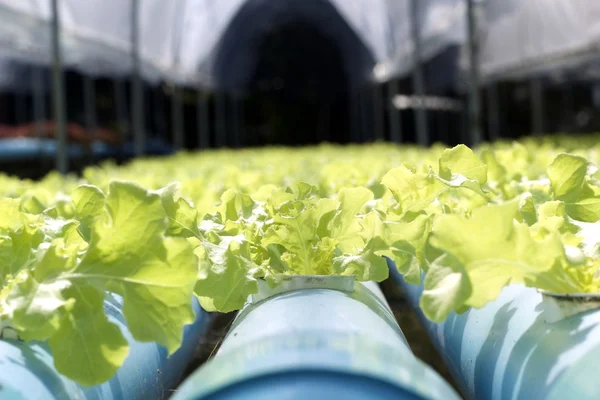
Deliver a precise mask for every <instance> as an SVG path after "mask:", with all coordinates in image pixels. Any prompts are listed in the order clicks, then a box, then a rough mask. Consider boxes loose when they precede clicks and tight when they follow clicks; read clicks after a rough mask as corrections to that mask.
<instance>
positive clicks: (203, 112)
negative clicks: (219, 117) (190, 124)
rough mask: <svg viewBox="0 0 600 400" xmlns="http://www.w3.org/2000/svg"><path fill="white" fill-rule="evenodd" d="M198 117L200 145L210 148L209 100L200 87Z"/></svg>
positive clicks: (203, 147) (197, 98)
mask: <svg viewBox="0 0 600 400" xmlns="http://www.w3.org/2000/svg"><path fill="white" fill-rule="evenodd" d="M196 117H197V119H198V147H199V148H200V149H208V148H209V147H210V131H209V129H210V124H209V121H208V117H209V113H208V100H207V99H206V96H205V95H204V93H203V92H202V91H201V90H200V89H198V91H197V92H196Z"/></svg>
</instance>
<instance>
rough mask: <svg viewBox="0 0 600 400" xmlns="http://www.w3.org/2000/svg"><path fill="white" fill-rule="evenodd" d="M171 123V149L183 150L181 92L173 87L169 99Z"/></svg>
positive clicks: (175, 86)
mask: <svg viewBox="0 0 600 400" xmlns="http://www.w3.org/2000/svg"><path fill="white" fill-rule="evenodd" d="M171 121H172V124H173V126H172V129H173V147H175V150H176V151H178V150H181V149H183V147H184V145H185V143H184V141H185V138H184V136H183V109H182V107H181V90H180V89H179V88H178V87H177V85H173V94H172V97H171Z"/></svg>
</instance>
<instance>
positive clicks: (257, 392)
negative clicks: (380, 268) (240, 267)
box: [173, 276, 458, 400]
mask: <svg viewBox="0 0 600 400" xmlns="http://www.w3.org/2000/svg"><path fill="white" fill-rule="evenodd" d="M457 398H458V397H457V395H456V393H455V392H454V391H453V389H452V388H451V387H450V386H449V385H448V384H447V383H446V382H445V381H444V380H443V379H442V378H441V377H440V376H439V375H438V374H437V373H436V372H434V371H433V370H432V369H431V368H429V367H428V366H426V365H425V364H424V363H422V362H421V361H419V360H418V359H417V358H416V357H415V356H414V355H413V353H412V352H411V350H410V349H409V347H408V344H407V343H406V340H405V338H404V335H403V334H402V331H401V330H400V328H399V326H398V325H397V323H396V320H395V318H394V316H393V314H392V312H391V310H390V309H389V306H388V305H387V303H386V301H385V299H384V297H383V295H382V294H381V292H380V291H379V288H378V286H377V285H376V284H373V283H366V284H363V283H355V282H354V278H352V277H329V276H327V277H322V276H317V277H308V276H299V277H290V278H289V280H287V281H285V282H283V283H282V284H281V285H280V286H277V287H276V288H275V289H270V288H269V287H268V285H267V284H266V283H264V282H261V285H260V289H259V293H258V295H255V296H251V298H250V299H249V301H248V304H247V305H246V307H245V308H244V309H243V310H242V311H240V313H239V314H238V316H237V318H236V319H235V321H234V323H233V325H232V327H231V329H230V330H229V332H228V334H227V336H226V338H225V339H224V341H223V344H222V346H221V348H220V349H219V351H218V353H217V355H216V356H215V357H214V358H213V359H212V360H211V361H209V362H208V363H207V364H205V365H204V366H203V367H201V368H200V369H199V370H198V371H196V372H195V373H194V374H193V375H192V376H191V377H190V378H188V379H187V380H186V381H185V382H184V383H183V385H182V386H181V387H179V388H178V389H177V392H176V393H175V395H174V397H173V399H174V400H183V399H186V400H187V399H202V400H205V399H224V400H225V399H226V400H229V399H261V400H271V399H272V400H275V399H277V400H279V399H310V400H317V399H344V400H354V399H375V400H379V399H396V400H398V399H444V400H452V399H457Z"/></svg>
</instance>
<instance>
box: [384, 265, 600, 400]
mask: <svg viewBox="0 0 600 400" xmlns="http://www.w3.org/2000/svg"><path fill="white" fill-rule="evenodd" d="M390 267H391V274H390V276H391V277H392V279H394V280H395V281H396V282H397V284H398V285H399V286H401V288H402V290H403V291H404V293H405V295H406V296H407V298H408V300H409V301H410V303H411V304H412V306H413V307H414V308H415V309H416V311H417V313H418V314H419V316H420V318H421V321H422V322H423V325H424V326H425V328H426V330H427V332H428V334H429V336H430V338H431V339H432V341H433V342H434V344H435V345H436V347H437V348H438V350H439V352H440V353H441V356H442V357H443V358H444V361H445V362H446V364H447V365H448V367H449V369H450V372H451V373H452V375H453V377H454V378H455V380H456V382H457V384H458V385H459V386H460V389H461V391H462V392H463V394H464V395H465V397H466V398H468V399H477V400H487V399H491V400H503V399H511V400H517V399H523V400H525V399H527V400H534V399H548V400H551V399H555V400H569V399H574V400H586V399H600V381H599V380H598V367H597V365H598V360H600V310H594V311H588V312H585V313H582V314H578V315H575V316H572V317H570V318H567V319H564V320H562V321H559V322H555V323H547V322H546V321H545V317H544V313H543V309H542V296H541V295H540V294H539V293H538V292H537V291H536V290H535V289H532V288H526V287H523V286H521V285H511V286H509V287H506V288H505V289H504V290H503V291H502V293H501V294H500V296H499V297H498V299H496V300H495V301H493V302H491V303H488V304H487V305H486V306H485V307H483V308H481V309H471V310H469V311H467V312H466V313H464V314H461V315H457V314H454V313H453V314H450V316H449V317H448V318H447V319H446V321H445V322H444V323H441V324H435V323H432V322H430V321H428V320H427V319H426V318H425V316H424V315H423V314H422V312H421V311H420V309H419V307H418V305H419V298H420V296H421V293H422V291H423V287H422V286H415V285H411V284H408V283H406V282H405V281H404V280H403V279H402V277H401V276H400V274H399V273H398V272H397V271H396V268H395V267H393V265H390Z"/></svg>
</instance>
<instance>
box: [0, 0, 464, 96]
mask: <svg viewBox="0 0 600 400" xmlns="http://www.w3.org/2000/svg"><path fill="white" fill-rule="evenodd" d="M50 1H51V0H0V38H2V39H0V58H2V59H16V60H19V61H22V62H27V63H33V64H44V65H48V64H49V63H50V60H51V51H50V22H51V21H50V20H51V7H50V4H51V3H50ZM138 3H139V25H140V26H139V37H140V38H141V41H140V56H141V65H142V75H143V77H144V78H145V79H147V80H156V79H168V80H174V81H177V82H179V83H185V84H194V85H196V84H202V85H205V86H211V85H214V84H215V75H216V74H217V72H218V71H217V68H218V67H219V66H220V65H219V63H218V62H216V57H217V56H218V54H219V53H220V52H222V51H223V48H222V46H223V45H227V43H229V42H227V41H224V40H223V37H224V35H226V33H227V32H228V31H229V32H233V31H235V30H236V27H235V26H232V23H235V22H239V21H240V19H239V17H240V15H239V14H240V12H241V11H243V10H245V11H246V12H247V14H246V18H247V23H248V24H253V25H254V26H253V28H252V29H250V28H248V29H247V30H246V33H247V34H251V37H252V38H254V39H255V40H258V39H259V35H257V34H256V33H259V32H261V31H262V30H264V29H266V28H267V27H276V26H277V25H278V24H284V23H285V22H286V21H287V20H289V19H290V18H292V17H294V13H297V15H296V16H298V15H299V16H301V17H303V18H306V19H308V20H309V21H308V22H313V23H314V24H315V25H316V26H318V27H320V28H322V29H323V30H324V31H325V32H326V33H327V34H330V35H332V37H333V38H334V40H336V41H338V42H339V43H340V46H341V47H342V48H344V47H346V48H349V47H351V46H350V44H351V43H354V42H353V41H354V39H353V38H352V36H353V35H355V36H356V37H357V38H359V46H361V47H364V48H365V49H366V51H367V53H368V55H364V54H363V55H360V56H359V57H358V58H357V59H358V61H356V60H355V62H357V63H359V64H361V65H360V66H354V68H357V69H360V68H363V69H364V68H365V67H366V65H367V64H368V62H367V61H365V60H367V59H370V60H371V61H372V64H373V65H371V66H369V67H370V70H369V71H368V73H367V74H366V76H364V77H363V78H364V79H372V78H374V77H375V76H374V71H373V70H372V67H373V66H374V65H377V66H378V68H377V69H376V70H375V71H377V78H378V79H381V80H384V79H387V78H389V77H390V76H392V75H397V74H400V73H405V72H407V71H408V70H409V69H410V68H411V66H412V56H411V54H412V48H413V45H412V40H411V38H410V12H408V11H409V3H410V0H302V1H297V0H276V1H273V0H173V1H164V0H138ZM131 5H132V0H86V1H81V0H59V10H60V17H61V24H62V48H63V60H64V64H65V66H66V67H70V68H74V69H77V70H80V71H81V72H84V73H87V74H91V75H102V76H120V75H124V74H127V73H129V72H130V71H131V53H130V52H131V17H132V14H131V12H132V8H131ZM419 6H420V9H421V12H420V14H419V24H420V29H421V36H422V39H423V43H424V46H423V49H424V51H423V52H424V58H425V59H426V58H430V57H433V56H434V55H435V54H436V53H437V52H439V51H440V50H441V49H443V48H445V47H446V46H447V45H448V44H451V43H456V42H459V41H461V40H463V37H464V29H463V27H464V24H463V23H462V22H461V21H462V17H461V15H462V13H463V9H464V6H463V0H419ZM331 7H333V9H335V10H336V11H337V14H339V16H341V19H342V20H343V21H344V23H343V24H341V23H337V24H334V23H330V21H333V20H334V19H335V18H334V17H332V16H328V17H325V16H327V13H328V12H329V11H328V10H329V9H331ZM285 9H291V10H292V11H291V12H290V11H287V12H286V11H285ZM239 40H240V41H244V40H246V39H245V38H244V37H239ZM246 43H247V42H246ZM250 45H251V43H250ZM355 48H356V47H355ZM346 53H349V52H348V51H346ZM246 54H247V60H246V61H247V66H248V67H251V66H252V63H253V62H254V60H253V59H252V54H251V52H246ZM347 61H348V62H350V63H352V61H351V60H347ZM0 80H1V79H0Z"/></svg>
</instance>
